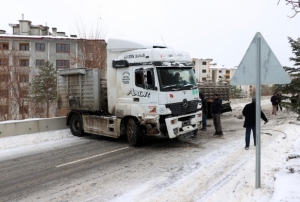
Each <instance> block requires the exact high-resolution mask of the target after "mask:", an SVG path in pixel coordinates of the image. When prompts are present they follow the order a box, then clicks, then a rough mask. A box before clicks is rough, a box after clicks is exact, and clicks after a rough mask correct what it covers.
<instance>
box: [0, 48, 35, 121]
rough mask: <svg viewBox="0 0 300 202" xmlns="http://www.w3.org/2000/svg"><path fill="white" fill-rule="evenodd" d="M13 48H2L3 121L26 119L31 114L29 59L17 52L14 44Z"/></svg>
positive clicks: (0, 77)
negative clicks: (28, 97) (28, 98)
mask: <svg viewBox="0 0 300 202" xmlns="http://www.w3.org/2000/svg"><path fill="white" fill-rule="evenodd" d="M11 46H12V47H11V49H6V48H3V46H2V48H0V49H1V50H0V61H1V64H0V79H1V81H0V82H1V92H2V93H1V94H2V96H1V109H0V113H1V115H2V119H20V118H21V119H25V118H26V117H28V114H29V106H28V105H29V102H28V100H27V95H28V82H29V73H30V67H29V59H28V58H27V57H26V56H24V55H23V54H22V53H21V52H20V51H19V50H16V47H15V46H14V43H13V42H12V43H11ZM2 104H3V105H2Z"/></svg>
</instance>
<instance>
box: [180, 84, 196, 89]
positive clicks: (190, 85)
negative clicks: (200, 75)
mask: <svg viewBox="0 0 300 202" xmlns="http://www.w3.org/2000/svg"><path fill="white" fill-rule="evenodd" d="M181 88H190V89H196V88H197V86H196V85H193V84H186V85H184V86H182V87H181Z"/></svg>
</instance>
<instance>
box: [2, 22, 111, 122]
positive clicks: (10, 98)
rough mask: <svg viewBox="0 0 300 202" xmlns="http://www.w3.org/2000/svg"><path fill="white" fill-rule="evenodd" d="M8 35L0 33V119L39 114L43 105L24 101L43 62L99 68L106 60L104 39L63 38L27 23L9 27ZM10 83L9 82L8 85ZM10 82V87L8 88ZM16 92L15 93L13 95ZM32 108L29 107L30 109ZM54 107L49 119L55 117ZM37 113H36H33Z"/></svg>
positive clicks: (71, 66)
mask: <svg viewBox="0 0 300 202" xmlns="http://www.w3.org/2000/svg"><path fill="white" fill-rule="evenodd" d="M9 25H10V27H11V28H12V34H8V33H6V31H5V30H0V116H1V117H2V120H3V119H4V120H6V119H22V118H29V117H37V114H41V115H40V116H41V117H42V116H43V115H42V114H43V111H44V110H43V108H44V106H39V107H37V106H36V105H33V104H31V103H30V102H29V100H28V99H26V96H27V94H28V87H29V82H30V81H31V80H32V79H33V78H34V76H35V75H37V74H38V73H39V67H41V66H44V64H45V62H46V61H49V62H51V63H53V64H54V66H55V67H56V69H62V68H80V67H90V68H100V67H101V66H103V65H106V64H105V61H106V43H105V41H104V40H99V39H95V40H89V39H82V38H78V37H77V36H76V35H70V36H67V35H66V34H65V32H57V28H55V27H53V28H52V30H51V32H50V29H49V27H47V26H43V25H33V24H32V23H31V21H29V20H19V23H18V24H9ZM9 81H10V82H9ZM8 83H10V85H8ZM16 91H17V92H16ZM30 105H32V106H30ZM55 108H56V106H53V110H51V111H52V113H51V116H54V115H55ZM37 112H40V113H37Z"/></svg>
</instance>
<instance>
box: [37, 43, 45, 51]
mask: <svg viewBox="0 0 300 202" xmlns="http://www.w3.org/2000/svg"><path fill="white" fill-rule="evenodd" d="M35 50H36V51H45V44H44V43H36V44H35Z"/></svg>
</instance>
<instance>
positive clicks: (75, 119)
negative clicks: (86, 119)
mask: <svg viewBox="0 0 300 202" xmlns="http://www.w3.org/2000/svg"><path fill="white" fill-rule="evenodd" d="M70 130H71V132H72V134H73V135H74V136H78V137H80V136H83V134H84V132H83V127H82V122H81V119H80V117H79V116H78V115H77V114H73V115H72V117H71V120H70Z"/></svg>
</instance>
